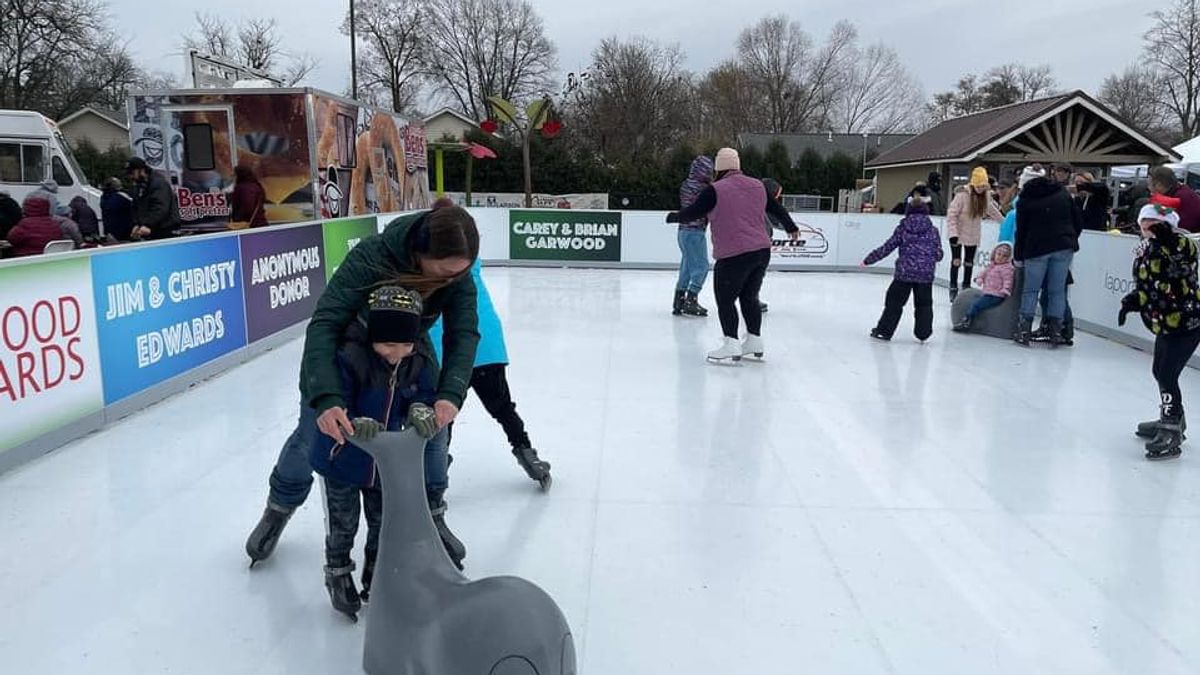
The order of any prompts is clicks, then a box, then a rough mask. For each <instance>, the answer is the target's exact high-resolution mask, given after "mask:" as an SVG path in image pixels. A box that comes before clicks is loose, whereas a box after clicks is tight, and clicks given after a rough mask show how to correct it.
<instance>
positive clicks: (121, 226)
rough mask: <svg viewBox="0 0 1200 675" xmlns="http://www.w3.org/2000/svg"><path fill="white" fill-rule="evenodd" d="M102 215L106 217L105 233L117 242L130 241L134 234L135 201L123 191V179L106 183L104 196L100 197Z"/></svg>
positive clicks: (114, 179)
mask: <svg viewBox="0 0 1200 675" xmlns="http://www.w3.org/2000/svg"><path fill="white" fill-rule="evenodd" d="M100 213H101V215H102V216H103V217H104V231H105V232H106V233H107V234H108V235H109V236H110V237H113V238H114V239H116V240H117V241H129V240H130V238H131V236H132V234H133V199H131V198H130V197H129V195H127V194H125V193H124V192H122V191H121V179H119V178H109V179H108V180H106V181H104V194H103V195H102V196H101V197H100Z"/></svg>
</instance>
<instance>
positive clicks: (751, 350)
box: [742, 334, 765, 361]
mask: <svg viewBox="0 0 1200 675" xmlns="http://www.w3.org/2000/svg"><path fill="white" fill-rule="evenodd" d="M764 353H765V350H764V349H763V339H762V337H761V336H758V335H750V334H747V335H746V339H745V340H742V358H744V359H750V360H751V361H762V360H763V354H764Z"/></svg>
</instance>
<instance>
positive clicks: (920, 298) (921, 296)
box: [875, 279, 933, 342]
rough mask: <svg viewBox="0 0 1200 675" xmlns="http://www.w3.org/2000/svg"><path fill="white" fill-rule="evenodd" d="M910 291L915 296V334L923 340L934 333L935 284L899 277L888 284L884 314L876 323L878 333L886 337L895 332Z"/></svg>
mask: <svg viewBox="0 0 1200 675" xmlns="http://www.w3.org/2000/svg"><path fill="white" fill-rule="evenodd" d="M910 293H911V294H912V296H913V308H914V310H913V314H914V319H915V327H914V329H913V334H914V335H916V336H917V339H918V340H921V341H922V342H924V341H925V340H928V339H929V336H930V335H933V284H932V283H929V284H916V283H912V282H908V281H900V280H899V279H896V280H894V281H892V285H891V286H888V290H887V297H886V299H885V300H884V305H883V314H882V315H881V316H880V317H879V323H878V324H876V325H875V331H876V332H877V333H879V334H880V335H882V336H884V337H886V338H891V337H892V335H893V334H895V332H896V326H898V325H899V324H900V316H901V315H902V314H904V305H905V304H906V303H907V302H908V296H909V294H910Z"/></svg>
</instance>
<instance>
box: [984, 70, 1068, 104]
mask: <svg viewBox="0 0 1200 675" xmlns="http://www.w3.org/2000/svg"><path fill="white" fill-rule="evenodd" d="M1057 86H1058V83H1057V82H1056V81H1055V79H1054V72H1053V70H1052V69H1051V67H1050V66H1049V65H1040V66H1029V65H1025V64H1020V63H1007V64H1005V65H1002V66H997V67H995V68H992V69H991V70H989V71H987V73H985V74H984V76H983V84H982V85H980V88H979V90H980V93H981V94H982V95H983V108H984V109H985V110H986V109H989V108H999V107H1000V106H1005V105H1012V104H1014V103H1022V102H1025V101H1033V100H1035V99H1038V98H1040V97H1042V96H1046V95H1048V94H1050V93H1051V92H1052V91H1053V90H1054V88H1055V87H1057Z"/></svg>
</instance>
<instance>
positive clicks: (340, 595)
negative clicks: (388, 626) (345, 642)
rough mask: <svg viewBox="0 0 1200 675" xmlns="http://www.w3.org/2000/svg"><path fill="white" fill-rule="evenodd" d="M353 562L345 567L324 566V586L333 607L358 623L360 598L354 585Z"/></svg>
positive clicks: (360, 607)
mask: <svg viewBox="0 0 1200 675" xmlns="http://www.w3.org/2000/svg"><path fill="white" fill-rule="evenodd" d="M352 572H354V562H353V561H351V562H350V564H349V565H347V566H345V567H328V566H327V567H326V568H325V588H326V589H327V590H328V591H329V602H330V603H332V604H333V608H334V609H335V610H337V611H339V612H341V613H342V614H345V615H346V616H347V617H349V619H350V620H351V621H353V622H355V623H358V612H359V610H361V609H362V598H361V597H359V595H358V589H357V588H355V586H354V575H353V574H352Z"/></svg>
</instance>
